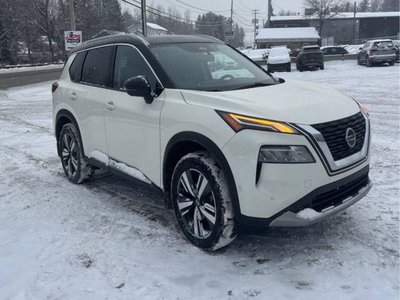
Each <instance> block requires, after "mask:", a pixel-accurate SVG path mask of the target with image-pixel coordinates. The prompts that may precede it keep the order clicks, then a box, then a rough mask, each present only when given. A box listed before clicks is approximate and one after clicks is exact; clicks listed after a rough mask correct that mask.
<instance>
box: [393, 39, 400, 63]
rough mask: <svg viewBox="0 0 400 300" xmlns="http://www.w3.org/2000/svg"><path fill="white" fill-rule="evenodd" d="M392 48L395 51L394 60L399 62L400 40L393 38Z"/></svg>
mask: <svg viewBox="0 0 400 300" xmlns="http://www.w3.org/2000/svg"><path fill="white" fill-rule="evenodd" d="M393 44H394V50H395V51H396V62H399V61H400V59H399V48H400V40H394V41H393Z"/></svg>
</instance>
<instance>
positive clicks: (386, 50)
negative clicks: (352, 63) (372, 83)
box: [357, 39, 396, 67]
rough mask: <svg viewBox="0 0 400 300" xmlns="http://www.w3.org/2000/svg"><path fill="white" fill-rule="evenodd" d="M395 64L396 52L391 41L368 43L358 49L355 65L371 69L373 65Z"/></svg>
mask: <svg viewBox="0 0 400 300" xmlns="http://www.w3.org/2000/svg"><path fill="white" fill-rule="evenodd" d="M395 62H396V50H395V46H394V44H393V42H392V40H388V39H385V40H373V41H368V42H366V43H365V44H364V46H363V47H362V48H360V53H358V57H357V63H358V64H359V65H366V66H367V67H372V66H373V65H374V64H384V63H388V64H389V65H391V66H393V65H394V63H395Z"/></svg>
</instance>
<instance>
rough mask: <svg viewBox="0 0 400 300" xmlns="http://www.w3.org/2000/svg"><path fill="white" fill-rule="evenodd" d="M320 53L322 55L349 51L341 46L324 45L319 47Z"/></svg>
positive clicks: (342, 53)
mask: <svg viewBox="0 0 400 300" xmlns="http://www.w3.org/2000/svg"><path fill="white" fill-rule="evenodd" d="M321 51H322V54H323V55H344V54H349V51H347V50H346V49H345V48H343V47H339V46H325V47H322V48H321Z"/></svg>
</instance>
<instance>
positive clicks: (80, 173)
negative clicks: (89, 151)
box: [58, 123, 93, 184]
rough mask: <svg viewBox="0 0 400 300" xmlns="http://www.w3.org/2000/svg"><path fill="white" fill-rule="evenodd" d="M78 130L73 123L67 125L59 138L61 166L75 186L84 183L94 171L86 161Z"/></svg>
mask: <svg viewBox="0 0 400 300" xmlns="http://www.w3.org/2000/svg"><path fill="white" fill-rule="evenodd" d="M80 141H81V139H80V137H79V133H78V130H77V129H76V128H75V125H74V124H72V123H68V124H65V125H64V126H63V127H62V129H61V132H60V135H59V138H58V147H59V149H60V158H61V164H62V167H63V169H64V173H65V175H66V176H67V178H68V180H69V181H71V182H72V183H75V184H80V183H82V182H83V181H84V180H85V179H87V178H89V177H90V176H91V175H92V174H93V169H92V167H91V166H89V165H88V164H87V163H86V162H85V160H84V154H83V147H82V145H81V142H80Z"/></svg>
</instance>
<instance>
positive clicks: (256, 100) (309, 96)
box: [181, 80, 360, 124]
mask: <svg viewBox="0 0 400 300" xmlns="http://www.w3.org/2000/svg"><path fill="white" fill-rule="evenodd" d="M181 93H182V96H183V98H184V100H185V101H186V103H188V104H192V105H198V106H203V107H208V108H211V109H215V110H221V111H226V112H232V113H237V114H243V115H247V116H253V117H259V118H266V119H270V120H275V121H284V122H291V123H298V124H316V123H323V122H328V121H333V120H337V119H342V118H345V117H348V116H350V115H353V114H356V113H357V112H359V111H360V109H359V107H358V105H357V103H356V102H355V101H353V100H352V99H351V98H350V97H348V96H346V95H344V94H343V93H341V92H339V91H338V90H336V89H334V88H331V87H329V86H325V85H321V84H316V83H309V82H303V81H294V80H293V81H292V80H288V81H286V82H284V83H281V84H276V85H271V86H264V87H256V88H250V89H244V90H235V91H226V92H205V91H188V90H182V91H181Z"/></svg>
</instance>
